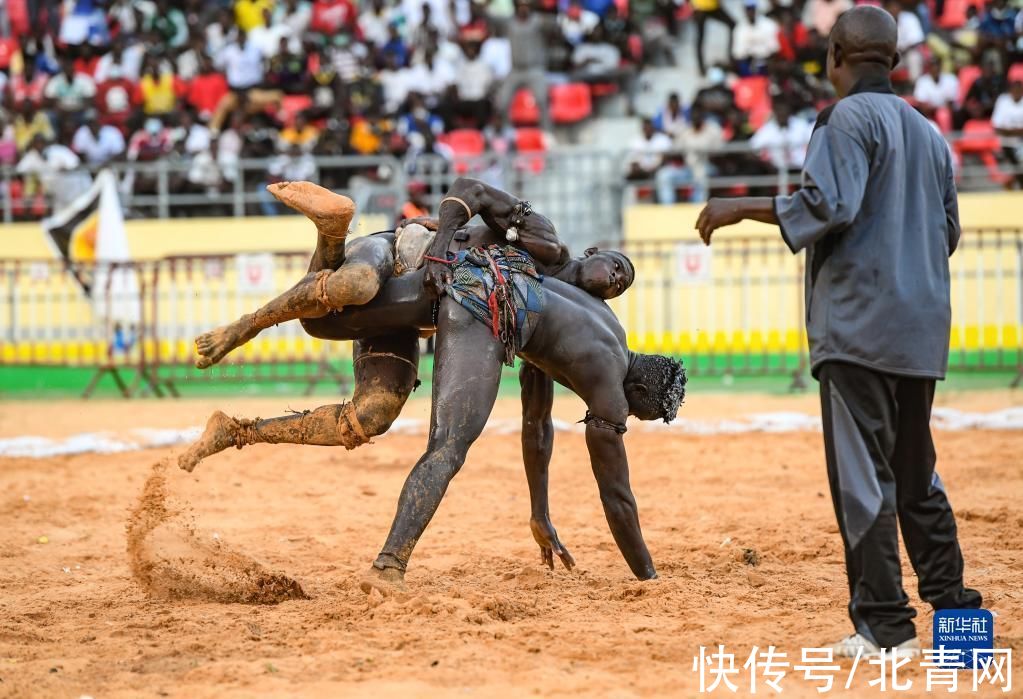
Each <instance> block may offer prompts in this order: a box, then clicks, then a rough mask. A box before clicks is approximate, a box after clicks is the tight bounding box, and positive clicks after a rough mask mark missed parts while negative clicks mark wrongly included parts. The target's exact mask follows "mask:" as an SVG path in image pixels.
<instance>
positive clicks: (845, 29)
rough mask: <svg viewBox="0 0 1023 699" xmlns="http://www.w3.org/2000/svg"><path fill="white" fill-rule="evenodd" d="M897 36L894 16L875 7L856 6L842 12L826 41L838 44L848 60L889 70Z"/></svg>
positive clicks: (897, 31) (894, 52)
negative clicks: (876, 64)
mask: <svg viewBox="0 0 1023 699" xmlns="http://www.w3.org/2000/svg"><path fill="white" fill-rule="evenodd" d="M898 38H899V28H898V25H897V24H896V23H895V18H894V17H892V16H891V15H890V14H888V13H887V12H886V11H884V10H882V9H881V8H879V7H873V6H871V5H860V6H859V7H854V8H853V9H851V10H849V11H848V12H843V13H842V15H841V16H840V17H839V18H838V21H837V22H835V26H834V28H833V29H832V30H831V37H830V41H831V43H832V44H833V45H835V46H838V47H841V49H842V56H843V57H844V59H845V60H846V61H848V62H849V63H852V64H860V63H878V64H880V65H882V66H885V67H886V68H888V69H889V70H891V68H892V65H893V62H892V59H893V58H895V54H896V51H897V49H896V45H897V43H898Z"/></svg>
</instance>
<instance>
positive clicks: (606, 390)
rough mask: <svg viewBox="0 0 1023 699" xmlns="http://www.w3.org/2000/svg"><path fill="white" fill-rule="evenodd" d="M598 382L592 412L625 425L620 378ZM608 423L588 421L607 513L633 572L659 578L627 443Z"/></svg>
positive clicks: (588, 445) (589, 399)
mask: <svg viewBox="0 0 1023 699" xmlns="http://www.w3.org/2000/svg"><path fill="white" fill-rule="evenodd" d="M597 381H599V379H597V377H596V376H595V377H594V385H596V386H597V387H596V389H595V390H594V391H593V392H592V394H591V395H590V396H588V397H587V400H586V403H587V407H588V408H589V410H590V414H591V415H595V416H598V417H601V418H603V421H606V422H609V423H614V424H620V425H624V424H625V420H626V418H627V417H628V412H629V404H628V400H627V399H626V398H625V390H624V389H623V388H622V383H621V382H620V381H618V382H617V385H615V383H611V382H607V381H601V382H600V383H599V384H597V383H596V382H597ZM606 422H605V423H602V421H597V420H593V421H590V422H588V423H587V424H586V448H587V449H588V450H589V452H590V466H591V467H592V469H593V475H594V477H595V478H596V479H597V487H598V488H599V490H600V502H601V504H602V505H603V507H604V516H605V517H606V518H607V523H608V525H609V526H610V528H611V535H612V536H613V537H614V540H615V543H616V544H618V549H619V550H620V551H621V552H622V555H623V556H624V557H625V561H626V562H627V563H628V564H629V568H630V569H631V570H632V572H633V574H634V575H635V576H636V577H637V578H639V579H640V580H649V579H651V578H656V577H657V571H656V570H655V569H654V563H653V561H652V560H651V558H650V552H649V551H648V550H647V547H646V542H645V541H644V540H643V532H642V531H641V530H640V527H639V510H638V508H637V506H636V498H635V497H633V495H632V486H631V485H630V483H629V459H628V456H627V454H626V453H625V442H624V440H623V439H622V435H621V434H619V433H617V432H616V431H615V430H613V429H611V428H610V427H608V426H607V425H606Z"/></svg>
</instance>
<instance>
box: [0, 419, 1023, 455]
mask: <svg viewBox="0 0 1023 699" xmlns="http://www.w3.org/2000/svg"><path fill="white" fill-rule="evenodd" d="M931 426H932V427H934V429H937V430H946V431H959V430H1023V407H1017V408H1006V409H1004V410H997V411H995V412H990V413H969V412H964V411H961V410H955V409H953V408H934V411H933V414H932V419H931ZM428 427H429V424H428V422H427V421H426V420H420V419H415V418H398V419H397V420H395V421H394V423H393V424H392V425H391V429H390V430H389V432H388V433H389V434H402V435H423V434H426V432H427V429H428ZM520 429H521V422H520V421H519V420H518V419H513V418H493V419H491V420H490V421H489V422H488V423H487V427H486V430H484V434H493V435H513V434H518V433H519V430H520ZM629 429H630V430H633V431H636V432H651V433H658V434H664V433H667V434H695V435H717V434H749V433H756V432H762V433H785V432H814V431H819V430H820V429H821V420H820V418H819V417H817V416H815V415H807V414H805V413H793V412H775V413H753V414H750V415H744V416H742V417H739V418H734V419H727V420H709V419H708V420H690V419H685V418H679V419H677V420H675V421H674V422H673V423H671V424H670V425H666V424H664V423H663V422H640V421H638V420H630V424H629ZM554 430H555V431H556V432H576V433H582V432H583V431H585V427H584V426H583V425H581V424H578V423H572V422H565V421H562V420H554ZM201 433H202V428H200V427H192V428H188V429H183V430H170V429H146V428H139V429H133V430H130V431H128V432H127V433H124V434H112V433H109V432H85V433H82V434H76V435H72V436H70V437H65V438H63V439H50V438H47V437H35V436H28V435H26V436H21V437H12V438H9V439H0V457H21V458H35V459H45V458H49V457H53V456H65V455H70V454H88V453H95V454H114V453H118V452H125V451H138V450H140V449H157V448H161V447H174V446H179V445H182V444H188V443H190V442H193V441H195V440H196V439H198V438H199V435H200V434H201Z"/></svg>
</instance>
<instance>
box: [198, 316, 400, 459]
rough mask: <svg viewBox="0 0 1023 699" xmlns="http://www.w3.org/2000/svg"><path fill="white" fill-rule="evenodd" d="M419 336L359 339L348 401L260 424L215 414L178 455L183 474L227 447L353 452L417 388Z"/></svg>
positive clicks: (390, 418) (388, 423) (387, 421)
mask: <svg viewBox="0 0 1023 699" xmlns="http://www.w3.org/2000/svg"><path fill="white" fill-rule="evenodd" d="M418 364H419V338H418V337H417V335H416V333H415V332H412V331H402V332H399V333H395V334H393V335H387V336H382V337H376V338H372V339H370V340H362V341H359V342H357V343H356V345H355V394H354V395H353V396H352V401H351V402H350V403H338V404H333V405H324V406H321V407H319V408H316V409H315V410H309V411H305V412H303V413H296V414H293V415H284V416H282V417H275V418H269V419H266V420H261V419H259V418H256V419H254V420H248V419H244V418H233V417H229V416H228V415H225V414H224V413H222V412H220V411H219V410H218V411H217V412H215V413H213V415H211V416H210V419H209V421H208V422H207V423H206V430H205V431H204V432H203V435H202V436H201V437H200V438H199V439H198V440H197V441H196V442H195V444H193V445H192V446H191V447H190V448H189V449H188V451H186V452H185V453H184V454H182V455H181V456H180V457H178V465H179V466H180V467H181V468H183V469H185V470H186V471H191V470H193V469H194V468H195V467H196V465H198V463H199V462H200V461H202V460H203V459H205V458H206V457H208V456H212V455H213V454H216V453H218V452H221V451H223V450H224V449H227V448H228V447H237V448H239V449H241V448H242V447H243V446H246V445H248V444H308V445H313V446H326V447H332V446H343V447H345V448H346V449H354V448H355V447H357V446H360V445H362V444H365V443H366V442H368V441H369V440H370V439H371V438H373V437H376V436H377V435H381V434H383V433H384V432H386V431H387V430H388V429H389V428H390V426H391V423H392V422H394V420H395V419H396V418H397V417H398V415H399V414H400V413H401V409H402V407H403V406H404V405H405V401H407V400H408V397H409V395H410V394H411V393H412V389H413V388H415V385H416V376H417V374H418V369H417V367H418Z"/></svg>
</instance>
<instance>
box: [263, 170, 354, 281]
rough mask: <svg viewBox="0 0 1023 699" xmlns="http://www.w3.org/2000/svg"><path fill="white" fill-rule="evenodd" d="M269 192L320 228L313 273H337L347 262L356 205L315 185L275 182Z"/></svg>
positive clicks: (312, 263) (312, 262)
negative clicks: (349, 230) (329, 270)
mask: <svg viewBox="0 0 1023 699" xmlns="http://www.w3.org/2000/svg"><path fill="white" fill-rule="evenodd" d="M267 191H269V192H270V193H271V194H273V195H274V196H275V197H277V199H278V200H280V202H281V203H282V204H285V205H286V206H289V207H291V208H292V209H294V210H295V211H298V212H299V213H301V214H303V215H305V217H306V218H308V219H309V220H310V221H312V222H313V223H314V224H315V225H316V251H315V252H313V257H312V260H310V262H309V271H310V272H318V271H320V270H321V269H337V268H338V267H340V266H341V264H342V263H343V262H344V259H345V236H347V235H348V227H349V226H350V225H351V223H352V218H353V217H354V216H355V202H353V201H352V200H351V199H349V198H348V197H346V196H344V195H341V194H335V193H334V192H332V191H330V190H329V189H325V188H323V187H321V186H319V185H318V184H313V183H312V182H275V183H274V184H271V185H267Z"/></svg>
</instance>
